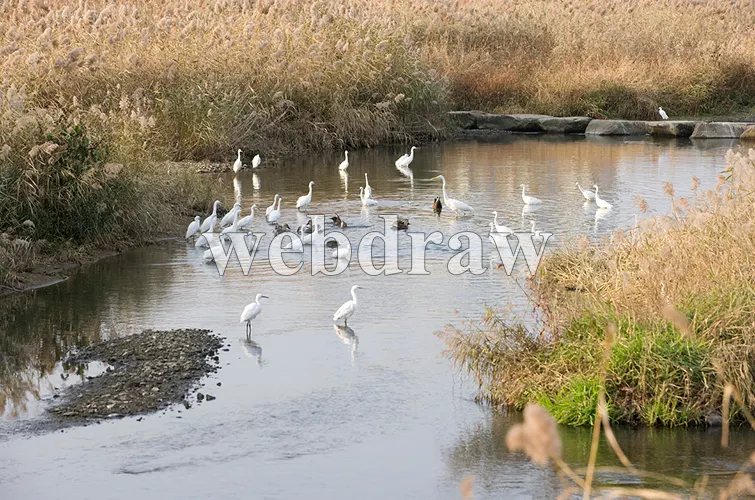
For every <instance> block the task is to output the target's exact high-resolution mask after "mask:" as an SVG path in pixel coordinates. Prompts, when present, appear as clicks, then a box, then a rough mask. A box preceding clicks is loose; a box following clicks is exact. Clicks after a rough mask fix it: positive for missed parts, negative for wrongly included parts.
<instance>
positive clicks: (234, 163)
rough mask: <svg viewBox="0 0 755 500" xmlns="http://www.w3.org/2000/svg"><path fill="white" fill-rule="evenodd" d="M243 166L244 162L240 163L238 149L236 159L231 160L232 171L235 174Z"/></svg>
mask: <svg viewBox="0 0 755 500" xmlns="http://www.w3.org/2000/svg"><path fill="white" fill-rule="evenodd" d="M243 166H244V164H243V163H241V150H240V149H239V155H238V157H237V158H236V161H235V162H233V173H234V174H237V173H238V172H239V170H241V167H243Z"/></svg>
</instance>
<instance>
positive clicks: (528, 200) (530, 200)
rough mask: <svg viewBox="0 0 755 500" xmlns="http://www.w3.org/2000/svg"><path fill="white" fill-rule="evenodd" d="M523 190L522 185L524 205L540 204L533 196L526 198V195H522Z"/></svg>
mask: <svg viewBox="0 0 755 500" xmlns="http://www.w3.org/2000/svg"><path fill="white" fill-rule="evenodd" d="M524 189H525V188H524V184H522V201H524V204H525V205H539V204H540V203H542V202H541V201H540V200H538V199H537V198H535V197H534V196H527V195H526V194H524Z"/></svg>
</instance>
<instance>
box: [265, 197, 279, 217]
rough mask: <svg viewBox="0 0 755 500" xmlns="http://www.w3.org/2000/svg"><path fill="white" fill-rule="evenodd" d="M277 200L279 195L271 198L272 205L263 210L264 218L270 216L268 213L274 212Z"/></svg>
mask: <svg viewBox="0 0 755 500" xmlns="http://www.w3.org/2000/svg"><path fill="white" fill-rule="evenodd" d="M278 198H280V195H279V194H276V195H275V198H273V204H272V205H270V206H269V207H267V208H266V209H265V216H268V215H270V212H272V211H273V210H275V204H276V203H277V202H278Z"/></svg>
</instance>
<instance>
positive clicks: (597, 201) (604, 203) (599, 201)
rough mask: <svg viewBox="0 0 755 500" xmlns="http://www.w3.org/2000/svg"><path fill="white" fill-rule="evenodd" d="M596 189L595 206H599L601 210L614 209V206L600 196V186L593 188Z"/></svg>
mask: <svg viewBox="0 0 755 500" xmlns="http://www.w3.org/2000/svg"><path fill="white" fill-rule="evenodd" d="M593 187H594V188H595V204H596V205H598V207H600V208H605V209H606V210H611V209H612V208H613V205H611V204H610V203H608V202H607V201H606V200H604V199H603V198H601V197H600V196H598V186H597V185H595V186H593Z"/></svg>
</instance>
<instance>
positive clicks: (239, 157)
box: [238, 150, 241, 160]
mask: <svg viewBox="0 0 755 500" xmlns="http://www.w3.org/2000/svg"><path fill="white" fill-rule="evenodd" d="M238 159H239V160H241V150H239V156H238Z"/></svg>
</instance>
